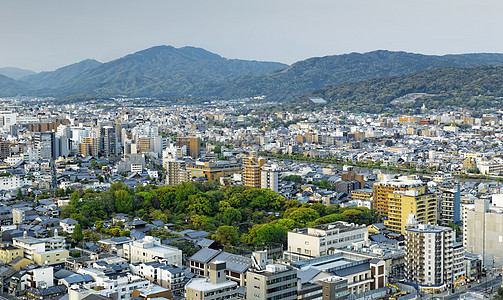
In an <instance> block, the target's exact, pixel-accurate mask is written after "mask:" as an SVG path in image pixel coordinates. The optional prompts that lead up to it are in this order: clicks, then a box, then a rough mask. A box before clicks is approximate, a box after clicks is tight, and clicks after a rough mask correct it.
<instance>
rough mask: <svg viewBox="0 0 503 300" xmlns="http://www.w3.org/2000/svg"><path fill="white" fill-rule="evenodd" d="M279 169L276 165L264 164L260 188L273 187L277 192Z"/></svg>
mask: <svg viewBox="0 0 503 300" xmlns="http://www.w3.org/2000/svg"><path fill="white" fill-rule="evenodd" d="M278 178H279V171H278V169H277V166H276V165H271V166H264V167H263V168H262V171H261V177H260V188H263V189H271V190H273V191H275V192H276V193H277V192H278V190H279V186H278Z"/></svg>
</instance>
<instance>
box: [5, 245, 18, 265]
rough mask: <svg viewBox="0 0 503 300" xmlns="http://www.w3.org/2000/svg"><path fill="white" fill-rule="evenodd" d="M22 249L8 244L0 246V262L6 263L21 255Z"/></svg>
mask: <svg viewBox="0 0 503 300" xmlns="http://www.w3.org/2000/svg"><path fill="white" fill-rule="evenodd" d="M23 254H24V252H23V249H21V248H18V247H14V246H12V245H10V244H2V245H1V246H0V263H2V264H8V263H10V262H11V261H12V260H13V259H14V258H16V257H23Z"/></svg>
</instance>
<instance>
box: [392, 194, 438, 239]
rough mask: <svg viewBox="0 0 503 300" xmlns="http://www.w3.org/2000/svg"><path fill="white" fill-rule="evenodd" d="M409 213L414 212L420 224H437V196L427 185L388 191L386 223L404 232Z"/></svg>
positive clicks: (394, 229)
mask: <svg viewBox="0 0 503 300" xmlns="http://www.w3.org/2000/svg"><path fill="white" fill-rule="evenodd" d="M409 214H414V215H415V216H416V220H417V222H418V223H419V224H431V225H436V224H437V196H436V195H435V194H433V193H430V192H429V191H428V190H427V187H426V185H423V186H418V187H411V188H409V189H408V190H406V191H395V192H391V193H388V219H387V220H384V225H385V226H386V227H387V228H388V229H389V230H392V231H395V232H399V233H402V234H403V233H404V232H405V227H406V223H407V218H408V216H409Z"/></svg>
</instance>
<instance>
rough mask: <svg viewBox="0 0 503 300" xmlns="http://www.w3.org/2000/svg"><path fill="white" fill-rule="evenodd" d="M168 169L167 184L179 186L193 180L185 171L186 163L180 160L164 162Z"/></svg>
mask: <svg viewBox="0 0 503 300" xmlns="http://www.w3.org/2000/svg"><path fill="white" fill-rule="evenodd" d="M163 164H164V168H165V169H166V184H168V185H179V184H180V183H182V182H184V181H190V179H191V178H192V177H191V176H190V175H189V174H190V173H189V172H188V171H187V170H186V169H185V166H186V164H185V161H183V160H179V159H168V160H165V161H164V162H163Z"/></svg>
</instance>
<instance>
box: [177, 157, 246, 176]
mask: <svg viewBox="0 0 503 300" xmlns="http://www.w3.org/2000/svg"><path fill="white" fill-rule="evenodd" d="M186 169H187V171H188V172H190V173H191V174H190V175H191V178H198V177H205V178H206V179H208V180H219V179H220V178H221V177H225V176H229V175H231V174H234V173H239V172H241V165H240V164H238V163H230V162H227V161H218V162H195V163H190V164H188V165H187V166H186Z"/></svg>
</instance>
